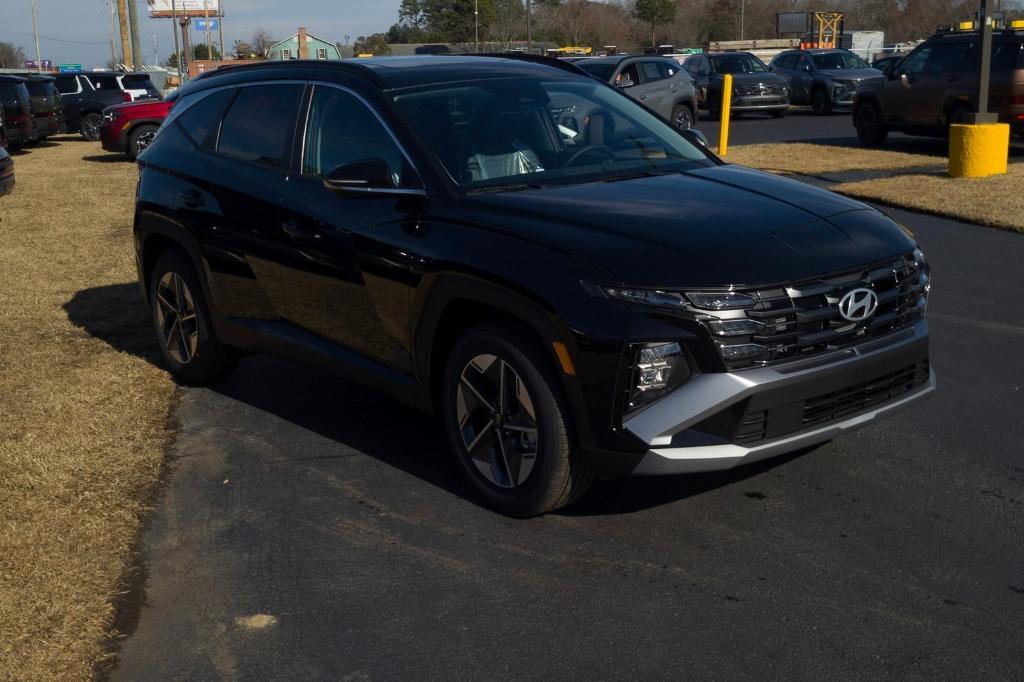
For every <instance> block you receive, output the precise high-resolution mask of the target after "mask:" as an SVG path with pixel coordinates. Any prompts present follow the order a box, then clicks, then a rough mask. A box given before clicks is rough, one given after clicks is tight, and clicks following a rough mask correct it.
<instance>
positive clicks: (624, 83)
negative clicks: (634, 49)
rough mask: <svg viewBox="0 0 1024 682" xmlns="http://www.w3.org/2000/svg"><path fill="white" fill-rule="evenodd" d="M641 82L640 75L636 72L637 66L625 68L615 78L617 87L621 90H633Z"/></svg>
mask: <svg viewBox="0 0 1024 682" xmlns="http://www.w3.org/2000/svg"><path fill="white" fill-rule="evenodd" d="M639 82H640V73H639V72H638V71H637V70H636V64H630V65H628V66H626V67H624V68H623V69H622V71H620V72H619V75H618V76H616V77H615V85H616V86H617V87H620V88H631V87H633V86H634V85H636V84H638V83H639Z"/></svg>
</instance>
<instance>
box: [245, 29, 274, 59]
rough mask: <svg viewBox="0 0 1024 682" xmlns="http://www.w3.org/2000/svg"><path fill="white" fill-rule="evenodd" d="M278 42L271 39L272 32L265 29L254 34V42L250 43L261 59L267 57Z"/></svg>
mask: <svg viewBox="0 0 1024 682" xmlns="http://www.w3.org/2000/svg"><path fill="white" fill-rule="evenodd" d="M276 42H277V41H276V40H274V39H273V38H271V37H270V31H267V30H266V29H264V28H257V29H256V30H255V31H254V32H253V34H252V40H250V41H249V44H250V45H252V47H253V49H254V50H255V51H256V54H257V55H259V56H260V57H266V56H267V50H269V49H270V48H271V46H272V45H273V44H274V43H276Z"/></svg>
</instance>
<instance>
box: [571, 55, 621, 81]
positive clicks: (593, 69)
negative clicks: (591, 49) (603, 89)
mask: <svg viewBox="0 0 1024 682" xmlns="http://www.w3.org/2000/svg"><path fill="white" fill-rule="evenodd" d="M575 64H576V66H578V67H580V68H581V69H583V70H584V71H586V72H587V73H589V74H590V75H591V76H595V77H596V78H600V79H601V80H603V81H604V82H606V83H607V82H608V81H610V80H611V78H612V74H613V73H615V64H614V63H613V62H593V61H590V60H589V59H582V60H580V61H578V62H575Z"/></svg>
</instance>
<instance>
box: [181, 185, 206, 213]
mask: <svg viewBox="0 0 1024 682" xmlns="http://www.w3.org/2000/svg"><path fill="white" fill-rule="evenodd" d="M178 198H179V199H181V203H183V204H184V205H185V206H187V207H189V208H199V207H200V206H202V205H203V204H205V203H206V199H204V198H203V194H202V192H200V191H198V190H195V189H186V190H182V191H181V192H179V193H178Z"/></svg>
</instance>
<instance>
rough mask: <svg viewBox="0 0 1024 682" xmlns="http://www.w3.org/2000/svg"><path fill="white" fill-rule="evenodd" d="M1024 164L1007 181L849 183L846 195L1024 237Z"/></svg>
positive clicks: (912, 178) (906, 178) (902, 178)
mask: <svg viewBox="0 0 1024 682" xmlns="http://www.w3.org/2000/svg"><path fill="white" fill-rule="evenodd" d="M1022 188H1024V164H1011V165H1010V169H1009V173H1007V174H1006V175H994V176H992V177H989V178H956V179H954V178H950V177H949V176H948V175H946V174H945V173H944V172H940V173H927V174H925V173H908V174H906V175H894V176H892V177H888V178H878V179H875V180H862V181H860V182H844V183H841V184H839V185H837V186H835V187H833V188H832V189H833V190H835V191H836V192H839V193H840V194H845V195H847V196H851V197H855V198H857V199H867V200H871V201H878V202H880V203H883V204H890V205H892V206H899V207H901V208H909V209H911V210H915V211H921V212H924V213H933V214H936V215H943V216H948V217H950V218H957V219H959V220H964V221H966V222H970V223H978V224H979V225H990V226H992V227H1000V228H1003V229H1007V230H1014V231H1017V232H1024V193H1022V191H1021V190H1022Z"/></svg>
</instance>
